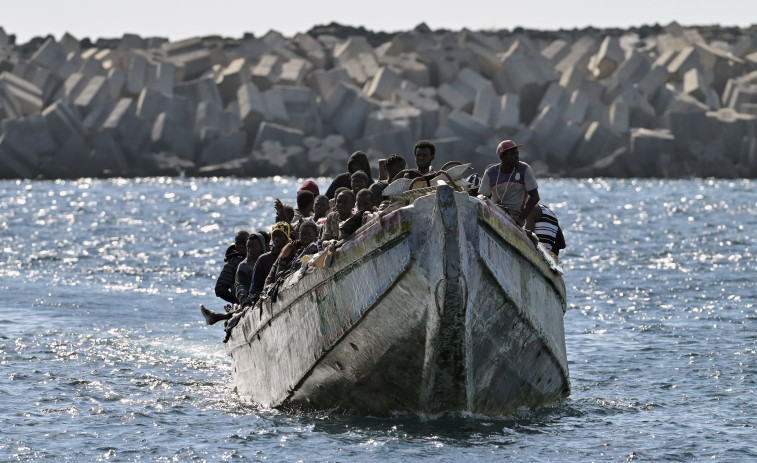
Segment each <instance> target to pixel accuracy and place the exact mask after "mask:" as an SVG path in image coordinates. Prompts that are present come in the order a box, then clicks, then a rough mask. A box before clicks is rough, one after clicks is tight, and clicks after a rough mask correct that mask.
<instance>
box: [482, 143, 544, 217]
mask: <svg viewBox="0 0 757 463" xmlns="http://www.w3.org/2000/svg"><path fill="white" fill-rule="evenodd" d="M522 147H523V145H518V144H516V143H515V142H514V141H512V140H504V141H503V142H501V143H500V144H499V146H497V156H498V157H499V161H500V162H499V164H494V165H492V166H489V167H487V168H486V170H485V171H484V175H483V177H482V178H481V186H480V187H479V188H478V194H480V195H484V196H489V197H491V199H492V200H493V201H494V202H495V203H497V205H498V206H500V207H501V208H503V209H504V210H505V212H507V213H508V214H509V215H510V216H511V217H512V218H513V219H514V220H515V223H517V224H518V225H519V226H523V224H524V223H525V221H526V218H527V217H528V215H529V214H531V212H532V211H533V210H534V207H535V206H536V204H538V202H539V189H538V185H537V184H536V177H535V176H534V171H533V169H531V166H529V165H528V164H526V163H525V162H520V151H518V150H519V148H522Z"/></svg>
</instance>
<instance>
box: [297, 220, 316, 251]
mask: <svg viewBox="0 0 757 463" xmlns="http://www.w3.org/2000/svg"><path fill="white" fill-rule="evenodd" d="M317 237H318V225H316V224H315V222H312V221H310V220H303V221H302V222H301V223H300V243H302V245H303V246H307V245H308V244H310V243H312V242H313V241H315V239H316V238H317Z"/></svg>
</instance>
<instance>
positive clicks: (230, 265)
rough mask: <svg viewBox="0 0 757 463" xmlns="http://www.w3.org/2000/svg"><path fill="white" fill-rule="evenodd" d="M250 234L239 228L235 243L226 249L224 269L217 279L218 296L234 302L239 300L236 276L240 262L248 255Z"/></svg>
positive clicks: (216, 289)
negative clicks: (235, 284)
mask: <svg viewBox="0 0 757 463" xmlns="http://www.w3.org/2000/svg"><path fill="white" fill-rule="evenodd" d="M249 235H250V234H249V233H248V232H247V231H245V230H239V231H238V232H237V234H236V235H235V236H234V244H233V245H231V246H229V247H228V249H226V256H225V257H224V259H223V260H224V265H223V269H222V270H221V274H220V275H219V276H218V280H216V287H215V291H216V296H218V297H220V298H221V299H223V300H224V301H226V302H230V303H232V304H234V303H236V302H238V301H237V298H236V296H235V294H234V277H235V275H236V273H237V267H239V263H240V262H242V260H244V258H245V257H246V256H247V238H248V237H249Z"/></svg>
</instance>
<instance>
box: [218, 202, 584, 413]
mask: <svg viewBox="0 0 757 463" xmlns="http://www.w3.org/2000/svg"><path fill="white" fill-rule="evenodd" d="M565 306H566V300H565V286H564V283H563V281H562V277H561V276H560V275H559V274H557V273H555V272H554V271H552V270H551V269H550V267H549V265H548V264H547V263H546V262H545V261H544V260H543V259H542V256H541V253H540V252H539V251H538V250H537V249H536V248H535V246H534V245H533V243H532V242H531V241H530V240H529V239H528V238H527V237H526V236H525V235H524V234H523V233H522V231H520V230H519V229H518V228H517V227H516V226H515V225H514V224H513V223H512V222H511V221H510V220H509V219H508V218H506V217H505V216H504V215H503V214H502V213H501V211H500V210H499V209H498V208H496V207H494V206H492V205H491V204H489V203H488V202H482V201H480V200H478V199H475V198H471V197H469V196H468V195H467V194H465V193H456V192H453V191H452V189H451V188H448V187H440V188H439V189H438V190H437V193H436V194H431V195H428V196H424V197H421V198H419V199H417V200H416V201H415V202H414V203H413V204H412V205H411V206H408V207H405V208H402V209H399V210H397V211H394V212H391V213H389V214H387V215H386V216H384V217H381V218H380V219H378V220H377V221H375V222H373V223H371V224H368V225H366V226H364V227H363V228H362V229H361V230H359V231H358V232H357V234H356V236H355V237H354V238H353V239H352V240H350V241H349V242H347V243H345V244H344V245H343V246H342V247H341V248H340V249H339V250H338V251H337V252H336V254H335V257H334V261H333V263H332V265H331V267H329V268H327V269H315V270H314V271H313V272H312V273H308V274H306V275H305V276H303V277H302V278H301V279H300V280H299V282H297V283H296V284H293V285H291V286H288V287H285V288H282V289H281V290H280V292H279V295H278V300H277V301H276V302H275V303H271V301H270V300H266V301H264V304H263V306H262V307H261V308H256V309H254V310H251V311H249V312H248V313H247V315H246V316H245V317H244V318H243V319H242V320H241V321H240V323H239V324H238V325H237V326H236V327H235V328H234V330H233V331H232V334H231V338H230V340H229V341H228V343H227V344H226V350H227V353H228V354H229V355H230V356H231V359H232V366H233V378H234V383H235V386H236V388H237V390H238V392H239V393H240V394H242V395H245V396H249V397H250V398H252V399H253V400H254V401H256V402H258V403H259V404H261V405H262V406H266V407H304V408H315V409H333V408H337V409H343V410H349V411H352V412H355V413H362V414H373V415H386V414H389V413H392V412H394V411H418V412H431V413H434V412H443V411H470V412H473V413H480V414H486V415H503V414H507V413H510V412H512V411H514V410H516V409H517V408H519V407H530V408H535V407H538V406H540V405H543V404H545V403H548V402H550V401H553V400H554V399H556V398H558V397H560V396H564V395H567V394H568V393H569V388H570V386H569V377H568V365H567V354H566V350H565V333H564V329H563V314H564V312H565Z"/></svg>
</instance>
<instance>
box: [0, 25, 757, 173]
mask: <svg viewBox="0 0 757 463" xmlns="http://www.w3.org/2000/svg"><path fill="white" fill-rule="evenodd" d="M645 34H646V35H645V36H643V37H640V36H639V35H638V34H637V33H636V32H635V31H629V32H626V33H619V32H618V31H608V32H603V31H598V30H595V29H587V30H585V31H560V32H537V31H528V32H524V31H517V32H509V31H498V32H477V31H470V30H467V29H464V30H462V31H457V32H450V31H442V32H434V31H432V30H430V29H429V28H428V27H427V26H425V25H420V26H418V27H417V28H415V29H414V30H412V31H407V32H402V33H396V34H373V33H371V32H367V31H365V30H358V29H351V28H348V27H338V26H336V27H329V28H316V29H314V30H312V31H311V32H309V33H307V34H297V35H296V36H295V37H293V38H287V37H284V36H283V35H282V34H279V33H277V32H275V31H271V32H269V33H267V34H265V35H264V36H262V37H259V38H256V37H253V36H251V35H245V37H244V38H242V39H224V38H220V37H195V38H189V39H186V40H181V41H177V42H170V41H168V40H166V39H162V38H155V37H150V38H142V37H139V36H136V35H133V34H127V35H124V36H123V37H122V38H120V39H118V40H99V41H97V42H95V43H94V44H92V43H91V42H90V41H89V40H83V41H81V42H80V41H78V40H76V39H75V38H74V37H72V36H71V35H69V34H66V35H64V36H63V37H61V39H60V40H56V39H55V38H53V37H48V38H46V39H35V40H33V41H31V42H30V43H28V44H24V45H16V44H14V43H13V40H12V38H11V37H9V36H8V35H7V34H6V33H5V32H4V31H3V30H2V29H0V178H37V177H43V178H55V177H78V176H108V175H118V176H138V175H139V176H142V175H243V176H267V175H278V174H285V175H286V174H289V175H297V176H312V175H333V174H336V173H338V172H341V171H343V170H344V169H345V167H346V161H347V158H348V156H349V153H350V152H352V151H355V150H362V151H365V152H367V153H368V155H369V157H370V158H371V159H372V160H373V162H374V166H376V163H375V161H376V159H377V158H379V157H386V156H388V155H389V154H392V153H399V154H401V155H403V156H405V158H406V159H407V160H408V164H409V166H411V167H412V166H413V165H414V163H413V158H412V146H413V144H414V143H415V141H417V140H419V139H431V140H432V141H434V142H435V143H436V144H437V146H438V150H437V155H436V159H435V160H434V163H433V165H434V166H435V167H440V166H441V165H442V164H443V163H444V162H446V161H450V160H460V161H464V162H471V163H472V164H473V166H474V168H476V169H477V170H478V171H479V172H480V171H481V170H482V169H483V168H484V167H485V166H486V165H487V164H490V163H493V162H496V161H497V158H496V156H495V154H494V148H495V147H496V145H497V143H498V141H500V140H502V139H505V138H514V139H516V140H517V141H518V142H519V143H524V144H525V145H526V146H525V148H524V149H523V155H522V159H523V160H524V161H526V162H529V163H531V164H532V165H533V166H534V167H535V168H536V170H537V173H538V174H539V175H546V174H551V175H612V176H664V177H683V176H692V175H698V176H719V177H735V176H749V177H753V176H757V165H755V161H757V123H756V122H755V117H757V34H755V32H754V31H753V30H750V31H746V30H745V31H741V35H737V34H734V30H733V29H732V28H729V29H721V28H718V27H714V26H713V27H711V28H684V27H681V26H680V25H678V24H675V23H673V24H670V25H668V26H666V27H664V28H660V27H656V28H647V29H646V30H645ZM372 174H373V177H376V172H373V173H372Z"/></svg>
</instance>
